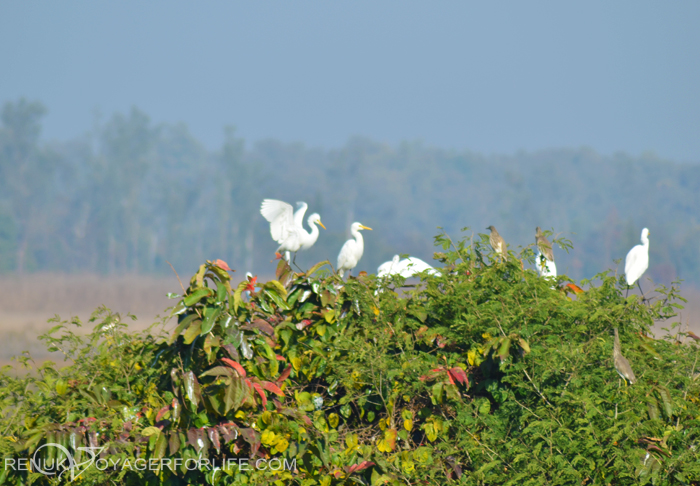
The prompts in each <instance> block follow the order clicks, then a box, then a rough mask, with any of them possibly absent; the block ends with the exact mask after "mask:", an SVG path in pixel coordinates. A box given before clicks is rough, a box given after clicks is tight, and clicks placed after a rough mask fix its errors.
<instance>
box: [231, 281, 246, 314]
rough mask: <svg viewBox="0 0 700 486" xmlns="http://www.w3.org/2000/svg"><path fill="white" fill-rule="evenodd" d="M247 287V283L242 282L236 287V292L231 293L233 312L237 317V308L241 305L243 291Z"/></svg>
mask: <svg viewBox="0 0 700 486" xmlns="http://www.w3.org/2000/svg"><path fill="white" fill-rule="evenodd" d="M247 287H248V281H247V280H243V281H242V282H241V283H239V284H238V287H236V291H235V292H234V293H233V312H234V314H236V315H238V308H239V307H240V306H241V304H243V297H242V294H243V291H244V290H245V289H246V288H247Z"/></svg>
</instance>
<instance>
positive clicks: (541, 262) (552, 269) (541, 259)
mask: <svg viewBox="0 0 700 486" xmlns="http://www.w3.org/2000/svg"><path fill="white" fill-rule="evenodd" d="M535 266H536V267H537V273H539V274H540V277H548V278H554V277H556V276H557V265H556V263H554V262H553V261H551V260H548V259H547V258H546V257H545V256H544V255H543V254H542V252H541V251H539V250H537V256H536V257H535Z"/></svg>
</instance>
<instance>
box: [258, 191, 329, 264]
mask: <svg viewBox="0 0 700 486" xmlns="http://www.w3.org/2000/svg"><path fill="white" fill-rule="evenodd" d="M298 204H299V206H300V207H299V209H298V210H297V212H296V213H294V212H293V208H292V205H291V204H288V203H286V202H284V201H278V200H276V199H265V200H264V201H263V202H262V204H261V206H260V214H262V215H263V217H264V218H265V219H266V220H267V221H269V222H270V234H271V235H272V239H273V240H275V241H276V242H277V243H279V244H280V246H279V248H277V252H282V251H284V252H285V260H287V261H289V256H290V255H289V253H290V252H293V253H294V258H295V259H296V252H297V251H299V250H308V249H309V248H311V247H312V246H313V245H314V243H316V240H317V239H318V227H317V226H316V225H317V224H319V225H321V227H322V228H323V229H326V227H325V226H323V223H321V216H319V215H318V213H314V214H312V215H311V216H309V218H308V220H307V223H308V224H309V227H310V228H311V232H310V233H309V232H307V231H306V230H305V229H304V227H303V226H302V219H303V218H304V213H305V212H306V208H307V205H306V203H303V202H302V203H298Z"/></svg>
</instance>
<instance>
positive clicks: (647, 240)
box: [642, 236, 649, 248]
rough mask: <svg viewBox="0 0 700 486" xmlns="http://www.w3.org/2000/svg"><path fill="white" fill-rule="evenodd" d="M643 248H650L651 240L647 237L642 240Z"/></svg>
mask: <svg viewBox="0 0 700 486" xmlns="http://www.w3.org/2000/svg"><path fill="white" fill-rule="evenodd" d="M642 246H643V247H644V248H649V238H648V237H647V236H644V238H642Z"/></svg>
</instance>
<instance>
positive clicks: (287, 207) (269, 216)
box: [260, 199, 294, 244]
mask: <svg viewBox="0 0 700 486" xmlns="http://www.w3.org/2000/svg"><path fill="white" fill-rule="evenodd" d="M260 214H262V215H263V218H265V219H266V220H268V221H269V222H270V234H271V235H272V239H273V240H275V241H276V242H277V243H280V244H282V242H283V241H285V240H286V239H287V238H288V237H289V235H290V234H291V233H292V232H293V231H294V208H292V205H291V204H287V203H286V202H284V201H278V200H277V199H265V200H264V201H263V202H262V204H261V205H260Z"/></svg>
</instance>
